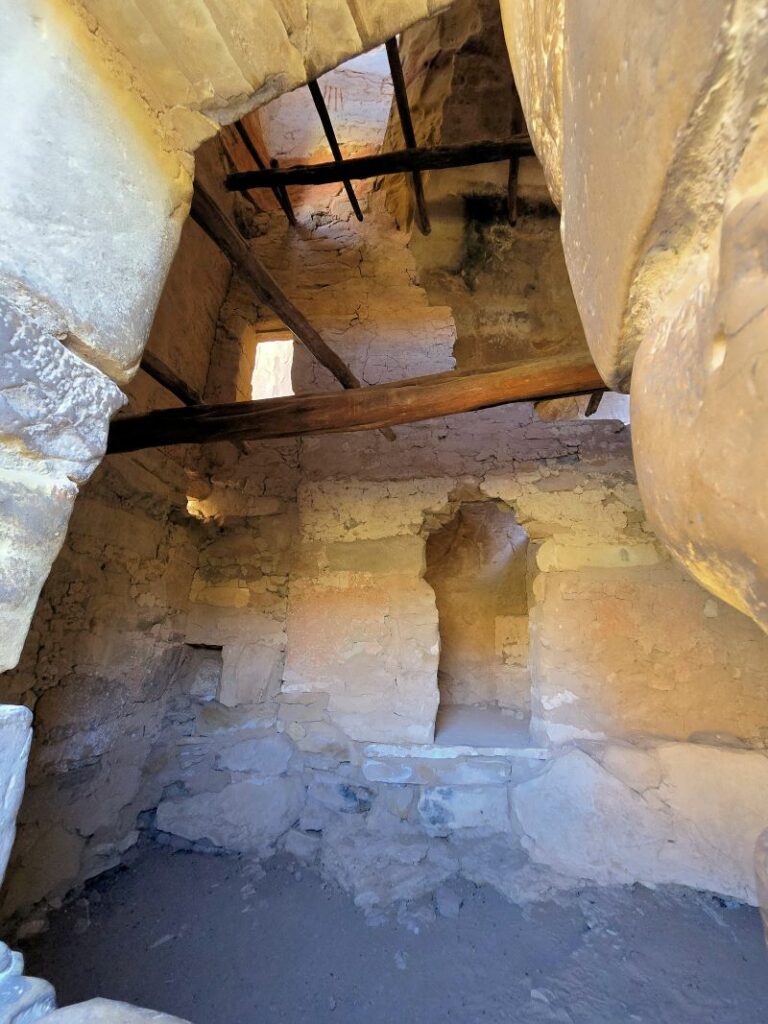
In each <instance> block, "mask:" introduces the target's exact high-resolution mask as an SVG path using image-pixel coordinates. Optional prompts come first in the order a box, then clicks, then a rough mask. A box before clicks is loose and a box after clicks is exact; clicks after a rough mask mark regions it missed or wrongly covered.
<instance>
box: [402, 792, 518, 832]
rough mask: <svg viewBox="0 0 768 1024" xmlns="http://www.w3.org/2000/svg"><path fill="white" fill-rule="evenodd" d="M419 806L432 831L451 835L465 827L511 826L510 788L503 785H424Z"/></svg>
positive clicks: (505, 829)
mask: <svg viewBox="0 0 768 1024" xmlns="http://www.w3.org/2000/svg"><path fill="white" fill-rule="evenodd" d="M418 809H419V817H420V818H421V821H422V823H423V825H424V827H425V828H426V829H427V831H428V832H430V833H431V834H432V835H449V834H450V833H451V832H454V831H456V830H458V829H465V828H482V829H487V830H490V831H493V832H508V831H509V829H510V822H509V806H508V802H507V790H506V788H505V787H503V786H459V787H456V788H453V787H451V786H438V787H435V788H434V789H425V790H424V791H423V793H422V794H421V796H420V798H419V805H418Z"/></svg>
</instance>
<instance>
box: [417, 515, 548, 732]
mask: <svg viewBox="0 0 768 1024" xmlns="http://www.w3.org/2000/svg"><path fill="white" fill-rule="evenodd" d="M426 549H427V555H426V557H427V570H426V574H425V579H426V580H427V582H428V583H429V585H430V586H431V587H432V589H433V590H434V592H435V598H436V602H437V613H438V621H439V630H440V661H439V666H438V686H439V690H440V709H439V711H438V717H437V726H436V739H437V740H438V741H441V742H445V741H447V740H451V741H452V742H471V743H475V744H477V743H478V742H479V741H480V739H482V736H483V735H484V734H486V733H488V734H489V735H488V738H489V740H490V741H491V742H494V743H495V742H499V743H503V742H506V738H507V734H508V733H509V731H510V730H513V731H515V732H516V731H519V730H520V728H521V727H525V728H526V729H527V725H528V720H529V717H530V700H531V677H530V671H529V667H528V576H529V573H528V534H527V533H526V532H525V530H524V529H523V528H522V527H521V526H520V525H519V524H518V522H517V520H516V519H515V516H514V513H513V512H512V511H511V509H509V508H507V507H506V506H503V505H499V504H497V503H495V502H491V501H469V502H464V503H463V504H462V505H460V506H459V508H458V509H457V511H456V513H455V514H454V516H453V518H452V519H450V520H449V521H448V522H446V523H444V524H443V525H442V526H440V527H439V528H438V529H437V530H435V531H433V532H432V533H431V534H430V535H429V537H428V538H427V548H426ZM489 731H490V732H489ZM491 733H492V735H491Z"/></svg>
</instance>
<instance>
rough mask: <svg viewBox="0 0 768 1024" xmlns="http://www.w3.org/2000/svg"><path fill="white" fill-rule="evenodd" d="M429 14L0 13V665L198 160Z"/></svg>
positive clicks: (134, 345) (19, 631)
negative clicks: (222, 134)
mask: <svg viewBox="0 0 768 1024" xmlns="http://www.w3.org/2000/svg"><path fill="white" fill-rule="evenodd" d="M442 6H443V3H442V2H440V0H421V2H419V3H417V4H406V3H400V4H391V3H386V4H383V3H382V4H368V5H365V9H363V7H362V6H361V5H358V4H357V3H356V2H355V3H351V4H349V5H347V4H344V3H342V4H339V3H335V2H328V0H312V2H310V3H309V4H304V5H293V6H291V5H288V6H286V5H284V4H282V3H280V4H274V5H273V4H272V3H265V4H260V5H256V6H254V5H253V4H251V3H248V2H245V0H241V2H238V0H233V2H232V3H231V4H229V5H227V6H226V9H225V8H223V7H222V6H221V5H219V4H216V5H214V4H211V5H210V6H209V5H208V4H206V3H204V2H202V0H164V2H161V3H156V2H148V0H147V2H140V0H136V2H125V3H109V2H102V0H91V2H84V3H76V4H73V3H69V2H67V0H21V2H19V3H11V4H5V5H4V6H3V9H2V13H0V38H1V39H2V50H3V52H2V61H1V62H0V65H1V66H2V72H1V73H0V74H1V77H0V81H1V82H2V85H3V88H4V92H5V94H6V95H7V96H12V97H13V103H12V104H11V107H10V109H9V114H8V119H6V121H7V123H6V130H7V131H10V135H11V140H12V142H11V144H9V145H6V146H4V147H3V152H2V154H0V181H2V188H3V202H2V203H1V204H0V237H2V239H3V246H2V251H0V285H1V286H2V290H3V302H4V307H3V318H2V325H1V326H2V334H1V335H0V360H1V364H0V371H2V372H0V381H2V385H1V387H2V392H0V395H1V397H2V399H3V405H2V408H0V432H1V433H2V435H3V447H2V450H1V451H0V480H2V485H3V487H4V488H5V489H6V492H7V497H8V500H7V501H6V502H5V503H4V506H3V510H2V521H0V594H1V595H2V605H1V606H0V625H1V626H2V630H3V643H2V645H1V651H0V669H4V668H8V667H10V666H12V665H14V664H15V663H16V660H17V659H18V656H19V652H20V650H21V646H22V644H23V640H24V636H25V634H26V630H27V627H28V624H29V619H30V617H31V614H32V610H33V608H34V604H35V601H36V599H37V596H38V593H39V590H40V587H41V585H42V583H43V580H44V579H45V576H46V574H47V572H48V570H49V568H50V565H51V563H52V561H53V558H54V557H55V555H56V553H57V551H58V550H59V548H60V546H61V543H62V540H63V537H64V534H65V530H66V524H67V521H68V518H69V515H70V513H71V510H72V503H73V501H74V498H75V495H76V493H77V487H78V485H79V484H81V483H83V482H84V481H85V480H86V479H87V478H88V476H89V475H90V474H91V473H92V472H93V469H94V467H95V466H96V464H97V462H98V460H99V458H100V457H101V455H102V454H103V451H104V447H105V443H106V432H107V426H108V422H109V418H110V416H111V415H112V414H113V413H114V411H115V410H116V409H117V408H119V407H120V405H121V404H122V402H123V400H124V399H123V396H122V394H121V391H120V390H119V388H118V387H117V386H116V385H117V384H124V383H125V382H126V381H128V380H129V379H130V378H131V376H132V375H133V374H134V373H135V371H136V368H137V366H138V362H139V359H140V356H141V352H142V349H143V347H144V344H145V342H146V339H147V336H148V333H149V329H150V325H151V323H152V318H153V315H154V312H155V307H156V305H157V302H158V299H159V296H160V292H161V289H162V286H163V283H164V281H165V278H166V275H167V273H168V268H169V266H170V262H171V259H172V257H173V253H174V251H175V249H176V246H177V244H178V240H179V233H180V230H181V226H182V224H183V222H184V219H185V217H186V214H187V211H188V205H189V200H190V195H191V184H192V170H193V159H192V153H193V151H194V150H195V148H196V147H197V146H198V145H199V144H200V142H201V141H202V140H203V139H205V138H207V137H209V136H211V135H213V134H215V132H216V130H217V128H218V126H219V125H220V124H222V123H225V122H227V121H231V120H234V119H235V118H236V117H238V116H239V115H240V114H241V113H243V112H245V111H247V110H249V109H251V108H252V107H254V106H256V105H257V104H258V103H260V102H264V101H266V100H267V99H269V98H271V97H273V96H275V95H277V94H278V93H280V92H282V91H285V90H287V89H291V88H295V87H296V86H297V85H299V84H300V83H301V82H303V81H305V80H306V79H307V78H308V77H314V76H315V75H317V74H319V73H320V72H321V71H323V70H326V69H327V68H329V67H331V66H334V65H335V64H337V63H339V62H340V61H342V60H344V59H346V58H348V57H350V56H352V55H354V54H356V53H359V52H361V51H362V50H365V49H369V48H371V47H373V46H375V45H377V44H379V43H381V42H382V41H383V40H384V39H385V38H387V37H390V36H393V35H395V33H396V32H398V31H400V30H401V29H402V28H403V27H405V26H406V25H408V24H411V23H412V22H414V21H416V20H418V19H420V18H423V17H426V16H428V15H430V14H431V13H433V12H434V11H437V10H439V9H441V8H442ZM54 391H57V392H60V394H55V395H54ZM86 408H87V409H88V416H87V417H84V416H83V410H84V409H86ZM20 552H23V557H20V556H19V553H20Z"/></svg>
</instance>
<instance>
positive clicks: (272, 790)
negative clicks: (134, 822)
mask: <svg viewBox="0 0 768 1024" xmlns="http://www.w3.org/2000/svg"><path fill="white" fill-rule="evenodd" d="M303 803H304V786H303V785H302V783H301V782H300V780H299V779H296V778H292V777H279V778H275V779H270V780H268V781H266V782H264V783H260V782H256V781H253V780H248V781H244V782H235V783H233V784H232V785H230V786H227V787H226V788H225V789H223V790H221V792H219V793H198V794H197V795H195V796H190V797H182V798H180V799H170V800H163V801H162V802H161V804H160V805H159V807H158V809H157V827H158V828H159V829H160V830H161V831H163V832H170V833H172V834H173V835H177V836H181V837H182V838H184V839H189V840H192V841H195V842H199V841H201V840H206V839H207V840H208V841H209V842H211V843H213V845H214V846H219V847H222V848H223V849H226V850H233V851H237V852H243V853H247V852H256V853H258V854H259V855H260V856H266V855H267V854H268V853H269V852H270V851H271V850H272V848H273V844H274V843H275V841H276V840H277V839H278V838H279V837H280V836H281V835H282V834H283V833H284V832H286V831H287V830H288V829H289V828H290V827H291V825H292V824H293V823H294V822H295V821H296V820H297V819H298V817H299V815H300V813H301V808H302V805H303Z"/></svg>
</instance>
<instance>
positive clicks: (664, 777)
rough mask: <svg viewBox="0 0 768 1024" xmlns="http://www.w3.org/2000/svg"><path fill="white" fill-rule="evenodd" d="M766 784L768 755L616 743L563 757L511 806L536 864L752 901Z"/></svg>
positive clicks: (766, 813) (608, 880)
mask: <svg viewBox="0 0 768 1024" xmlns="http://www.w3.org/2000/svg"><path fill="white" fill-rule="evenodd" d="M766 783H768V759H767V758H766V757H765V756H764V755H763V754H762V753H751V752H748V751H717V750H715V749H713V748H711V747H699V746H694V745H692V744H685V743H676V744H662V745H661V746H658V747H652V748H650V749H647V750H639V749H637V748H635V747H621V746H612V747H598V748H596V749H595V750H594V751H590V752H589V753H585V752H583V751H581V750H573V751H571V752H570V753H568V754H565V755H564V756H563V757H560V758H558V759H557V760H556V761H555V762H553V764H552V766H551V768H550V770H549V771H548V772H546V773H545V774H543V775H540V776H539V777H538V778H535V779H533V780H531V781H530V782H527V783H524V784H523V785H521V786H518V787H517V788H516V789H515V791H514V794H513V797H512V799H513V804H514V807H515V811H516V813H517V815H518V817H519V819H520V824H521V826H522V829H523V833H524V838H523V845H524V846H525V848H526V849H527V850H528V852H529V853H530V855H531V857H532V859H533V860H534V861H535V862H537V863H545V864H548V865H549V866H550V867H553V868H555V869H556V870H558V871H562V872H565V873H567V874H577V875H582V876H583V877H585V878H589V879H591V880H594V881H597V882H600V883H603V884H612V883H613V884H615V883H625V882H635V881H645V882H654V883H663V882H684V883H685V884H686V885H692V886H694V887H695V888H702V889H714V890H715V891H717V892H728V893H732V894H733V895H734V896H736V897H737V898H738V899H743V900H747V901H749V902H754V901H755V888H754V886H755V881H754V879H755V868H754V846H755V840H756V837H757V835H758V834H759V832H760V830H761V828H762V824H763V822H765V821H766V820H768V798H767V797H766V793H767V792H768V791H767V790H766ZM587 809H589V811H587ZM713 847H714V848H716V849H717V850H718V856H717V857H716V858H714V859H713V857H712V848H713Z"/></svg>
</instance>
